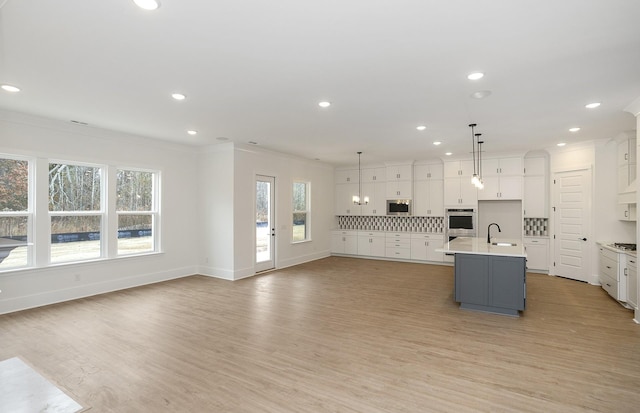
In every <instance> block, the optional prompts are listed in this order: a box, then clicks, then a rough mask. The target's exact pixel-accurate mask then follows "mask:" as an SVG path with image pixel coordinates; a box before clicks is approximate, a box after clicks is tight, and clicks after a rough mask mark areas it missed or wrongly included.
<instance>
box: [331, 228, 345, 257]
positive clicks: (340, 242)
mask: <svg viewBox="0 0 640 413" xmlns="http://www.w3.org/2000/svg"><path fill="white" fill-rule="evenodd" d="M331 252H332V253H334V254H344V236H343V235H342V234H340V233H332V234H331Z"/></svg>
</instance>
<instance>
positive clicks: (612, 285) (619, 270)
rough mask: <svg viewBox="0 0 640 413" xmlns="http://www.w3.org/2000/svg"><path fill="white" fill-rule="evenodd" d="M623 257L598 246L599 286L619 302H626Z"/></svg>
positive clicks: (623, 255)
mask: <svg viewBox="0 0 640 413" xmlns="http://www.w3.org/2000/svg"><path fill="white" fill-rule="evenodd" d="M625 257H626V255H625V254H622V253H618V252H615V251H612V250H610V249H608V248H606V247H604V246H600V266H599V270H600V271H599V276H600V284H601V285H602V288H604V290H605V291H606V292H607V293H609V295H610V296H611V297H613V298H615V299H616V300H618V301H621V302H625V301H627V281H626V278H624V277H626V275H625V274H624V268H625Z"/></svg>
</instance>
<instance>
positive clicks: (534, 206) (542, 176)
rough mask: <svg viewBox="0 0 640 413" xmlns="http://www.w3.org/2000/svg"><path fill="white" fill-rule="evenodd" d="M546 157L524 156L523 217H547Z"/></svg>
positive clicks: (547, 180) (547, 179)
mask: <svg viewBox="0 0 640 413" xmlns="http://www.w3.org/2000/svg"><path fill="white" fill-rule="evenodd" d="M548 182H549V178H548V176H547V159H546V158H544V157H531V158H524V194H523V200H522V203H523V209H524V216H525V218H549V195H548V193H549V191H548V189H547V184H548Z"/></svg>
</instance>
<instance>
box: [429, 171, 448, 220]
mask: <svg viewBox="0 0 640 413" xmlns="http://www.w3.org/2000/svg"><path fill="white" fill-rule="evenodd" d="M428 201H429V208H428V209H427V215H428V216H434V217H442V216H444V181H443V180H442V179H432V180H431V181H429V198H428Z"/></svg>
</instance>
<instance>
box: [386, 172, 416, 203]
mask: <svg viewBox="0 0 640 413" xmlns="http://www.w3.org/2000/svg"><path fill="white" fill-rule="evenodd" d="M386 177H387V198H388V199H411V198H412V192H413V164H410V163H409V164H401V165H387V168H386Z"/></svg>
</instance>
